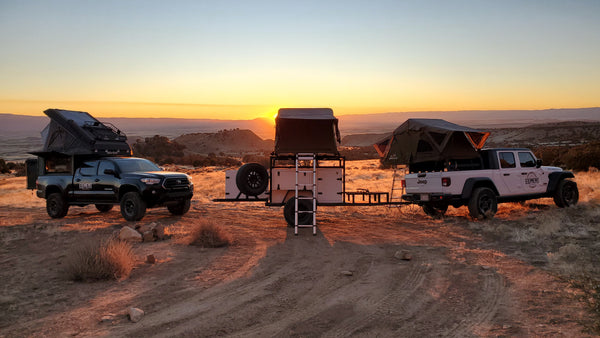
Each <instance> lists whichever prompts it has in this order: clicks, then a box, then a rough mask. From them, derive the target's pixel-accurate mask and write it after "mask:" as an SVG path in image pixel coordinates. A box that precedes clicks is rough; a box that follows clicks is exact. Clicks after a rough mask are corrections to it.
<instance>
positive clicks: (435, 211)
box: [422, 203, 448, 218]
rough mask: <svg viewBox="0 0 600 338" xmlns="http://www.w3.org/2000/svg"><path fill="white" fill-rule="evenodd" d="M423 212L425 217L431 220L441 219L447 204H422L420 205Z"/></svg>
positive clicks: (446, 209)
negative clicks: (429, 217) (431, 218)
mask: <svg viewBox="0 0 600 338" xmlns="http://www.w3.org/2000/svg"><path fill="white" fill-rule="evenodd" d="M422 208H423V212H425V214H426V215H428V216H431V217H433V218H442V217H443V216H444V214H445V213H446V211H448V204H431V203H428V204H423V205H422Z"/></svg>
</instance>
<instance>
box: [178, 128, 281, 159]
mask: <svg viewBox="0 0 600 338" xmlns="http://www.w3.org/2000/svg"><path fill="white" fill-rule="evenodd" d="M173 141H175V142H177V143H179V144H183V145H185V147H186V149H185V151H186V152H192V153H196V154H203V155H207V154H210V153H215V154H219V153H225V154H228V155H244V154H248V153H256V152H270V151H273V140H272V139H267V140H263V139H261V138H260V137H258V135H256V134H255V133H254V132H252V131H251V130H248V129H231V130H221V131H219V132H216V133H194V134H184V135H181V136H179V137H177V138H175V139H174V140H173Z"/></svg>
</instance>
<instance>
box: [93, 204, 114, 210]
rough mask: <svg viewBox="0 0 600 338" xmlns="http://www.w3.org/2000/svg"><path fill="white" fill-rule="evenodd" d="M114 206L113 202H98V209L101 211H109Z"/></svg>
mask: <svg viewBox="0 0 600 338" xmlns="http://www.w3.org/2000/svg"><path fill="white" fill-rule="evenodd" d="M112 208H113V205H112V204H96V209H98V211H100V212H109V211H111V210H112Z"/></svg>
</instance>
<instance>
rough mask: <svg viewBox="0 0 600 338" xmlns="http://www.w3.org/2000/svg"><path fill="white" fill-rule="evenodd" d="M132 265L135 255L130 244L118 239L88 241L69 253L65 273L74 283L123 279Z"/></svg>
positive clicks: (129, 271)
mask: <svg viewBox="0 0 600 338" xmlns="http://www.w3.org/2000/svg"><path fill="white" fill-rule="evenodd" d="M134 265H135V255H134V254H133V250H132V246H131V244H130V243H128V242H124V241H121V240H118V239H109V240H101V241H96V240H89V241H83V242H81V243H80V244H78V245H76V246H75V247H74V248H73V249H72V250H71V251H70V252H69V254H68V255H67V264H66V267H65V273H66V275H67V277H68V278H69V279H72V280H75V281H95V280H107V279H124V278H127V277H128V276H129V274H130V273H131V270H132V269H133V267H134Z"/></svg>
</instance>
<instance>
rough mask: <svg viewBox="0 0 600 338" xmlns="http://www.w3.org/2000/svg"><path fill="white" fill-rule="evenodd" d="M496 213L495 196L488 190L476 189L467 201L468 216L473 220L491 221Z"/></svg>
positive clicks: (496, 203) (483, 188)
mask: <svg viewBox="0 0 600 338" xmlns="http://www.w3.org/2000/svg"><path fill="white" fill-rule="evenodd" d="M496 211H498V201H497V200H496V194H495V193H494V191H493V190H492V189H490V188H485V187H482V188H477V189H475V191H473V195H472V196H471V199H470V200H469V214H470V215H471V217H473V218H474V219H480V220H481V219H492V218H494V215H495V214H496Z"/></svg>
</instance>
